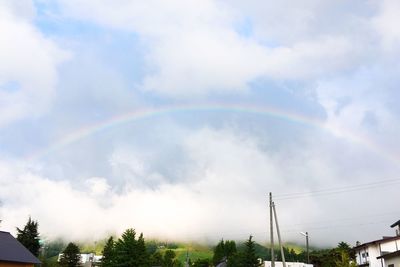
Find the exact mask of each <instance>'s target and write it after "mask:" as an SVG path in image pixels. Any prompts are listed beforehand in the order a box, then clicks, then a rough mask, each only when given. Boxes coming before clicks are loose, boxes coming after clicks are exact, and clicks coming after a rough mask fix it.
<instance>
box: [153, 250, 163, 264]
mask: <svg viewBox="0 0 400 267" xmlns="http://www.w3.org/2000/svg"><path fill="white" fill-rule="evenodd" d="M162 264H163V256H162V255H161V253H160V252H159V251H156V252H154V253H153V254H152V255H151V256H150V265H151V266H162Z"/></svg>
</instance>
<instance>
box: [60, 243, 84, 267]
mask: <svg viewBox="0 0 400 267" xmlns="http://www.w3.org/2000/svg"><path fill="white" fill-rule="evenodd" d="M80 253H81V252H80V249H79V247H78V246H77V245H75V244H74V243H72V242H71V243H69V244H68V245H67V247H66V248H65V249H64V251H63V253H62V255H61V257H60V265H61V266H62V267H77V266H80V265H81V255H80Z"/></svg>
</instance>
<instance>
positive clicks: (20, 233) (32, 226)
mask: <svg viewBox="0 0 400 267" xmlns="http://www.w3.org/2000/svg"><path fill="white" fill-rule="evenodd" d="M17 240H18V241H19V242H21V244H22V245H24V247H26V248H27V249H28V250H29V251H30V252H32V254H33V255H35V256H36V257H38V256H39V250H40V244H39V232H38V222H37V221H33V220H32V219H31V217H30V216H29V219H28V222H27V223H26V225H25V226H24V229H22V230H21V229H19V228H18V227H17Z"/></svg>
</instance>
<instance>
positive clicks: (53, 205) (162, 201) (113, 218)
mask: <svg viewBox="0 0 400 267" xmlns="http://www.w3.org/2000/svg"><path fill="white" fill-rule="evenodd" d="M314 139H315V138H314ZM321 139H323V138H322V137H321ZM319 141H321V140H319ZM182 145H183V149H184V151H185V154H186V156H187V158H188V159H189V161H190V163H191V164H190V165H188V166H191V167H190V168H189V169H186V173H185V175H186V176H187V177H188V179H186V180H183V181H178V182H177V181H175V182H169V181H168V180H162V181H160V182H159V183H158V185H157V186H156V187H153V188H149V187H143V186H137V184H136V183H135V181H132V182H130V181H126V183H125V189H124V190H122V191H121V190H116V189H115V188H112V187H111V185H110V184H109V181H108V179H106V178H102V177H89V178H88V179H87V180H82V182H78V181H75V182H72V181H66V180H63V181H56V180H52V179H50V178H47V177H44V176H43V175H42V174H40V173H39V172H38V171H32V170H31V169H29V168H26V167H25V166H23V165H18V164H15V163H11V162H6V161H4V160H3V161H2V162H0V201H1V203H2V205H1V206H0V216H1V218H2V219H3V223H2V230H10V231H14V229H15V228H14V227H15V226H21V225H23V224H24V223H25V221H26V218H27V216H28V215H31V216H32V217H33V218H34V219H37V220H38V221H39V224H40V231H41V233H42V235H43V236H46V237H56V236H62V237H64V238H66V239H67V240H84V239H93V238H94V239H96V238H104V237H105V236H106V235H107V234H110V233H121V232H122V231H123V230H125V229H126V228H128V227H134V228H136V229H137V231H143V232H144V234H145V236H146V237H162V238H168V239H174V240H179V239H181V240H185V239H190V240H197V241H198V240H202V239H203V238H209V239H211V240H213V241H216V240H218V239H220V238H221V237H224V238H232V239H245V238H247V237H248V235H249V234H254V235H255V237H256V239H257V240H259V241H261V242H263V241H265V238H266V235H267V226H266V222H267V219H268V207H267V194H268V192H269V191H272V192H274V193H276V192H279V193H280V192H299V191H300V192H301V191H312V189H313V188H321V187H325V188H326V187H328V188H329V187H333V186H335V187H340V186H343V185H347V183H349V182H351V181H348V180H347V179H342V180H340V181H339V180H338V179H336V178H337V176H338V175H339V176H340V175H349V176H350V174H349V173H348V170H349V169H348V168H347V167H348V166H346V167H343V168H342V167H340V168H338V167H337V166H336V164H341V160H343V159H342V158H343V157H346V158H347V159H348V158H352V157H353V156H354V154H353V153H350V152H348V153H341V155H340V157H339V156H338V155H337V153H336V149H338V148H337V144H336V145H333V146H331V145H330V144H329V142H326V143H325V144H323V142H318V145H315V147H314V146H311V147H308V149H305V148H304V145H299V147H298V148H292V149H288V150H287V151H286V152H283V151H281V152H282V153H278V154H276V153H272V152H269V151H263V150H261V149H260V144H259V143H258V141H257V139H256V138H254V137H252V136H248V135H242V134H239V133H233V131H231V130H230V129H224V130H213V129H210V128H204V129H202V130H200V131H197V132H193V133H192V134H190V135H188V136H187V137H185V138H184V140H183V142H182ZM331 149H332V150H331ZM298 151H303V152H302V153H298ZM118 153H119V156H118V157H116V156H113V158H114V160H113V161H114V162H116V158H119V159H118V161H119V162H125V163H124V164H127V165H130V164H131V163H130V162H132V160H131V159H132V158H133V159H135V158H136V157H135V156H134V155H135V154H134V153H133V156H129V153H128V152H127V151H125V152H124V153H122V152H118ZM121 153H122V154H121ZM292 153H295V154H296V155H299V156H298V157H295V158H294V157H291V154H292ZM136 161H137V160H136V159H135V160H134V161H133V163H134V166H132V168H133V169H136V167H135V165H137V163H135V162H136ZM128 167H129V166H128ZM186 167H187V166H186ZM114 168H118V166H117V165H114ZM341 168H342V170H340V169H341ZM139 169H141V168H139ZM152 172H154V170H148V171H143V173H142V175H143V176H142V179H146V175H149V174H151V173H152ZM366 172H367V171H366ZM351 173H352V174H354V173H357V172H351ZM370 175H373V174H370ZM357 178H360V177H353V179H357ZM363 178H367V177H366V176H364V177H363ZM346 196H347V197H349V195H346ZM357 197H360V195H359V194H357V193H354V194H352V196H351V197H350V198H334V199H333V200H334V201H332V199H329V198H328V199H324V198H320V199H314V198H311V197H307V198H303V199H301V201H297V200H294V201H289V202H282V201H278V203H277V205H278V212H279V219H280V222H281V223H282V225H283V229H284V233H285V234H284V238H285V240H297V238H299V237H297V235H292V233H293V232H291V231H293V229H294V231H297V230H299V228H301V227H303V226H304V225H303V223H305V222H316V221H317V222H318V221H320V220H321V218H324V217H329V216H331V214H332V212H334V213H335V216H336V219H337V218H341V217H344V218H346V214H347V217H351V218H353V220H354V217H353V216H349V215H348V213H347V210H346V209H340V208H338V205H339V206H340V205H343V203H347V204H346V205H348V207H349V209H350V208H355V206H357V205H356V204H357V203H356V202H354V203H353V202H351V201H350V200H349V199H353V198H354V199H356V198H357ZM368 201H369V200H366V199H365V200H364V201H363V204H365V205H366V207H367V206H368V205H367V204H366V203H368ZM371 201H374V200H371ZM388 201H390V200H389V199H388V200H385V202H388ZM351 203H353V204H354V205H355V206H354V205H353V204H351ZM305 206H307V207H308V208H307V209H305ZM359 212H361V213H364V212H366V210H365V208H364V207H357V211H354V214H355V215H354V216H356V215H357V214H359ZM367 214H368V210H367ZM329 218H330V217H329ZM332 220H333V222H335V218H333V219H332ZM227 222H229V223H227ZM314 227H315V226H314ZM300 230H304V229H300ZM306 230H308V229H306ZM353 232H354V236H356V235H357V231H353ZM339 236H340V237H342V238H343V235H339ZM313 238H314V240H315V243H319V244H327V243H330V244H333V243H335V242H337V241H338V240H337V238H338V236H336V235H330V234H326V232H322V234H318V232H316V233H314V236H313ZM348 238H350V239H351V237H348Z"/></svg>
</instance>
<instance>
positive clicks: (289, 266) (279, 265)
mask: <svg viewBox="0 0 400 267" xmlns="http://www.w3.org/2000/svg"><path fill="white" fill-rule="evenodd" d="M264 267H271V262H270V261H264ZM275 267H283V262H281V261H275ZM286 267H313V265H312V264H307V263H303V262H286Z"/></svg>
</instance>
